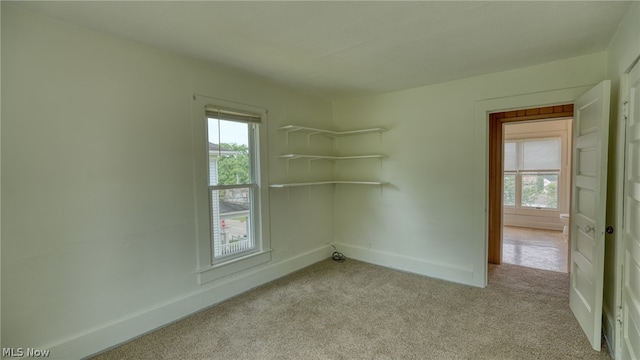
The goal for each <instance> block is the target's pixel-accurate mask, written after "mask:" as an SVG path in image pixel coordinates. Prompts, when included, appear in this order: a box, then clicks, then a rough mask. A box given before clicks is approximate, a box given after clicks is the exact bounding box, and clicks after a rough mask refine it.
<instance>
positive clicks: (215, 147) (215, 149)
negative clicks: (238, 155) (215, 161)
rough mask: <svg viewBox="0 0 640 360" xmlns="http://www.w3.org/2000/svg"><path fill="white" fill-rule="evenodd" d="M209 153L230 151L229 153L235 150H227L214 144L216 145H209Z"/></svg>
mask: <svg viewBox="0 0 640 360" xmlns="http://www.w3.org/2000/svg"><path fill="white" fill-rule="evenodd" d="M209 151H229V152H233V151H234V150H232V149H227V148H226V147H223V146H220V145H218V144H214V143H211V142H210V143H209Z"/></svg>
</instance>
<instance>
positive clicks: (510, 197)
mask: <svg viewBox="0 0 640 360" xmlns="http://www.w3.org/2000/svg"><path fill="white" fill-rule="evenodd" d="M503 191H504V195H503V201H504V202H503V203H504V205H506V206H515V205H516V174H504V183H503Z"/></svg>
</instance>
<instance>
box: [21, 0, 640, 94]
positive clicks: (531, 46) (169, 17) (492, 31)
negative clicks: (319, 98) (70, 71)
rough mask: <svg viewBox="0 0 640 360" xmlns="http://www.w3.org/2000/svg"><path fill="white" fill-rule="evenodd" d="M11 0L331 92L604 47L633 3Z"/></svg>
mask: <svg viewBox="0 0 640 360" xmlns="http://www.w3.org/2000/svg"><path fill="white" fill-rule="evenodd" d="M13 4H16V5H18V6H21V7H23V8H27V9H30V10H33V11H35V12H39V13H42V14H44V15H47V16H51V17H54V18H58V19H61V20H64V21H67V22H70V23H74V24H78V25H81V26H85V27H89V28H92V29H95V30H97V31H100V32H104V33H109V34H113V35H116V36H119V37H123V38H127V39H131V40H134V41H137V42H141V43H144V44H148V45H151V46H154V47H157V48H161V49H166V50H169V51H172V52H174V53H179V54H182V55H185V56H188V57H192V58H195V59H199V60H202V61H206V62H212V63H217V64H223V65H226V66H231V67H233V68H237V69H241V70H244V71H247V72H250V73H253V74H257V75H259V76H262V77H266V78H269V79H272V80H275V81H278V82H281V83H285V84H288V85H290V86H294V87H297V88H301V89H304V90H306V91H311V92H313V93H316V94H319V95H323V96H327V97H330V98H340V97H350V96H361V95H369V94H377V93H383V92H389V91H395V90H402V89H407V88H413V87H418V86H424V85H429V84H434V83H439V82H444V81H449V80H455V79H461V78H466V77H470V76H476V75H481V74H486V73H492V72H497V71H504V70H509V69H514V68H519V67H523V66H529V65H535V64H540V63H544V62H549V61H554V60H559V59H564V58H570V57H575V56H580V55H584V54H588V53H593V52H598V51H603V50H605V49H606V47H607V45H608V43H609V41H610V40H611V38H612V36H613V35H614V33H615V31H616V29H617V26H618V24H619V22H620V20H621V19H622V17H623V16H624V13H625V11H627V10H628V9H629V6H630V4H631V3H630V2H615V1H605V2H594V1H584V2H583V1H569V2H557V1H539V2H484V1H471V2H457V1H453V2H452V1H447V2H434V1H415V2H404V1H376V2H361V1H326V2H325V1H320V2H313V1H298V2H271V1H258V2H244V1H240V2H217V1H208V2H207V1H200V2H189V1H172V2H155V1H139V2H126V1H114V2H109V1H106V2H104V1H101V2H96V1H82V2H38V1H34V2H19V3H13Z"/></svg>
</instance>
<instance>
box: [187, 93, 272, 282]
mask: <svg viewBox="0 0 640 360" xmlns="http://www.w3.org/2000/svg"><path fill="white" fill-rule="evenodd" d="M207 107H215V108H222V109H233V110H237V111H239V112H245V113H251V114H259V115H260V124H259V125H257V127H256V133H255V134H254V136H253V137H252V140H251V141H252V142H253V145H254V147H253V148H254V150H255V155H257V156H255V158H253V159H251V162H252V166H253V167H254V169H253V170H254V171H255V173H254V175H253V176H254V177H255V183H254V185H252V191H253V192H254V194H253V201H252V210H251V211H252V213H253V214H252V215H253V219H252V220H253V226H252V230H251V231H252V236H253V239H254V244H255V246H254V248H253V249H252V250H251V251H248V252H242V253H239V254H237V255H234V256H228V257H224V258H219V259H216V258H214V256H213V236H212V231H213V224H212V221H213V216H212V214H211V205H210V204H211V203H210V201H211V199H210V197H211V191H210V189H211V186H210V185H209V150H208V149H209V145H208V137H207V119H208V117H209V116H207V114H206V110H205V109H206V108H207ZM192 128H193V159H194V163H193V174H194V195H195V197H194V200H195V212H196V214H195V215H196V229H195V230H196V240H197V257H198V269H197V270H196V273H197V274H198V275H199V276H198V277H199V282H200V284H206V283H208V282H211V281H214V280H217V279H220V278H223V277H225V276H229V275H232V274H235V273H238V272H241V271H244V270H247V269H249V268H251V267H254V266H257V265H260V264H264V263H267V262H269V261H270V260H271V242H270V238H269V233H270V232H269V212H268V209H269V196H268V188H269V187H268V169H267V163H268V161H267V154H268V153H267V138H266V136H267V111H266V109H263V108H259V107H255V106H251V105H246V104H240V103H236V102H231V101H227V100H221V99H216V98H212V97H207V96H202V95H194V96H193V103H192ZM220 187H225V186H220ZM227 187H234V185H231V186H227ZM245 187H246V186H245Z"/></svg>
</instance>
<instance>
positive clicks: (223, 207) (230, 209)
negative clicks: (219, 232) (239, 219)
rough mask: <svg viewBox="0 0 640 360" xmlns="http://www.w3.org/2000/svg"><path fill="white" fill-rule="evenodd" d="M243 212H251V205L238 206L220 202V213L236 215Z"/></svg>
mask: <svg viewBox="0 0 640 360" xmlns="http://www.w3.org/2000/svg"><path fill="white" fill-rule="evenodd" d="M241 211H249V204H238V203H232V202H227V201H222V200H220V213H221V214H227V213H235V212H241Z"/></svg>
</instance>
